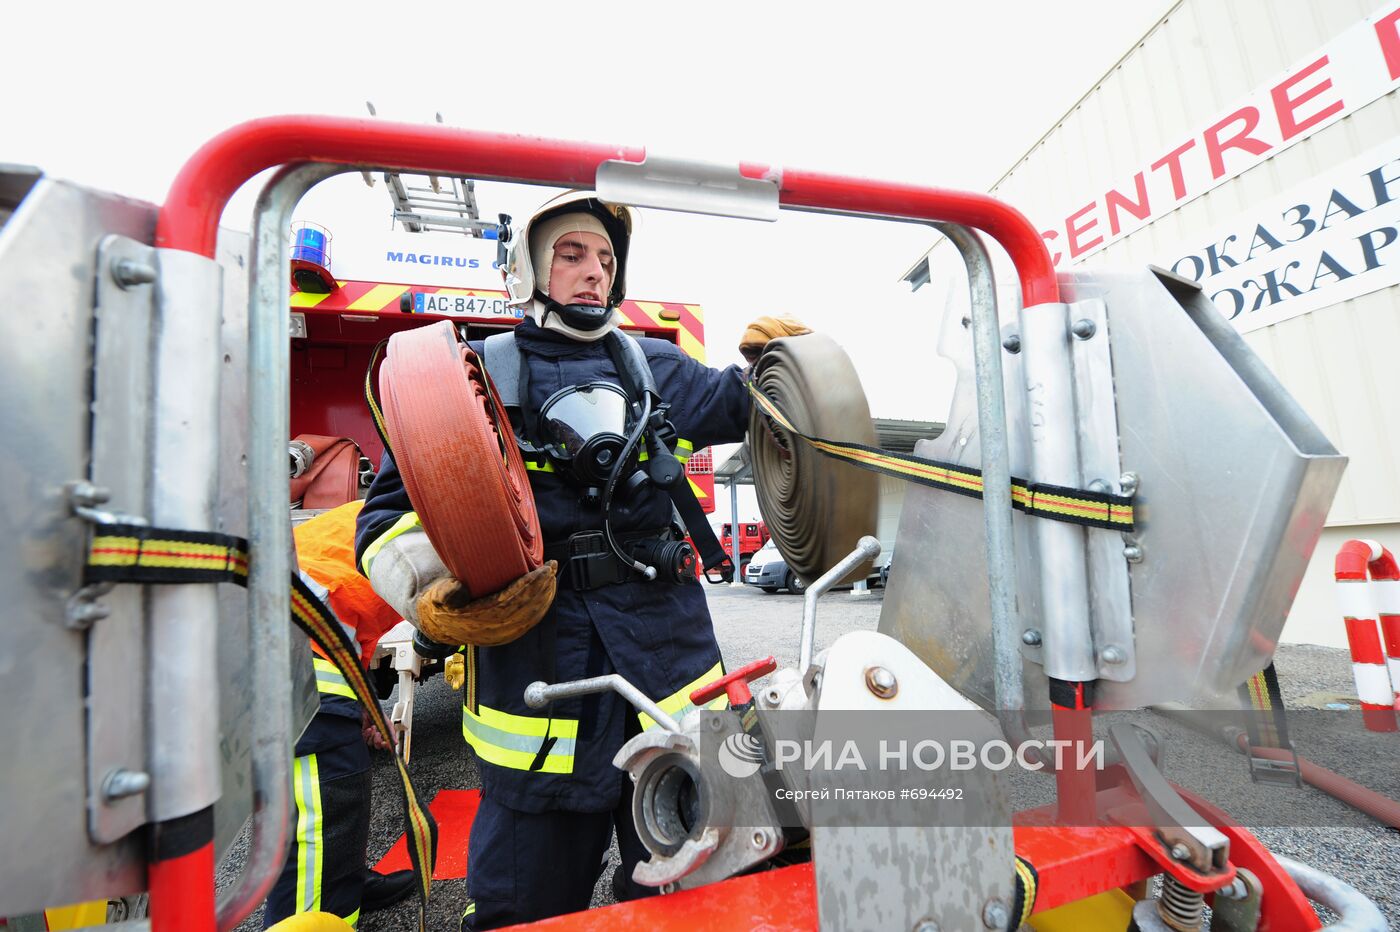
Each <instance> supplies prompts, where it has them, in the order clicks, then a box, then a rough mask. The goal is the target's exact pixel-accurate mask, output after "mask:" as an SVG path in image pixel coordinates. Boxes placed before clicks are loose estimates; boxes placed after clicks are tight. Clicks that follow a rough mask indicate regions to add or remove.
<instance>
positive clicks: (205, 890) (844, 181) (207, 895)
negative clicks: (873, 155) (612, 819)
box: [151, 116, 1059, 932]
mask: <svg viewBox="0 0 1400 932" xmlns="http://www.w3.org/2000/svg"><path fill="white" fill-rule="evenodd" d="M645 158H646V150H645V149H642V148H639V147H623V146H608V145H601V144H593V143H576V142H563V141H559V140H550V139H540V138H532V137H525V136H510V135H505V134H500V133H483V132H474V131H470V130H461V129H450V128H448V127H445V126H440V125H415V124H407V123H391V122H387V121H382V120H370V119H352V118H344V117H319V116H280V117H269V118H266V119H259V120H252V121H250V122H247V123H243V124H240V125H238V126H234V127H232V128H231V129H228V130H226V131H224V132H223V133H221V134H219V135H218V136H216V137H214V138H213V139H211V140H210V141H209V142H208V143H206V144H205V145H204V146H203V147H201V148H200V150H199V151H198V152H196V153H195V154H194V155H193V156H192V157H191V158H190V160H189V161H188V162H186V163H185V165H184V167H183V168H182V169H181V170H180V173H179V174H178V175H176V177H175V180H174V182H173V183H172V184H171V187H170V191H169V193H168V194H167V196H166V201H165V204H164V206H163V207H162V208H161V210H160V216H159V218H158V220H157V224H156V246H158V247H162V248H168V249H180V250H184V251H187V252H193V253H197V254H199V255H203V256H207V257H210V258H213V256H214V247H215V240H216V237H217V233H218V224H219V218H220V215H221V214H222V213H223V209H224V206H225V204H227V203H228V200H229V198H230V197H232V196H233V194H234V192H235V191H237V190H238V188H239V187H240V186H241V185H242V184H244V183H245V182H246V181H248V180H249V179H250V178H252V177H253V176H254V175H256V174H258V173H259V172H261V171H263V170H265V169H269V168H275V167H279V166H282V165H289V164H295V163H303V162H326V163H331V164H339V165H345V166H347V167H354V166H366V167H372V168H387V169H398V170H402V171H410V172H421V173H425V174H443V175H465V176H469V177H472V178H480V179H488V180H499V181H516V182H524V183H533V184H544V185H555V186H562V187H586V188H591V187H593V186H594V184H595V183H596V178H597V171H598V166H599V165H601V164H602V163H603V162H606V161H610V160H621V161H626V162H641V161H643V160H644V159H645ZM740 172H741V173H742V174H743V175H744V176H745V177H749V178H765V179H766V178H772V179H775V180H777V181H778V182H779V193H778V201H779V204H780V205H781V206H786V207H790V208H797V209H806V210H814V211H832V212H835V211H844V212H849V213H853V214H861V215H869V216H877V217H886V218H889V219H892V220H913V221H943V222H949V223H957V224H962V225H964V226H968V227H973V228H976V229H979V230H982V231H984V232H986V233H987V234H988V235H990V236H991V237H992V238H993V239H995V240H996V241H997V242H998V243H1000V244H1001V245H1002V246H1003V247H1004V248H1005V249H1006V251H1007V252H1008V253H1009V254H1010V256H1011V260H1012V262H1013V263H1014V264H1015V266H1016V270H1017V273H1018V275H1019V276H1020V281H1021V289H1022V294H1023V302H1024V304H1025V306H1027V307H1031V306H1033V305H1036V304H1046V303H1053V302H1057V301H1059V285H1058V283H1057V282H1056V280H1055V269H1054V266H1053V264H1052V263H1051V261H1050V254H1049V251H1048V250H1047V249H1046V247H1045V243H1044V242H1043V241H1042V240H1041V238H1040V234H1039V233H1038V232H1037V231H1036V229H1035V227H1033V226H1032V225H1031V223H1030V221H1028V220H1027V219H1026V218H1025V217H1024V216H1023V215H1022V214H1021V213H1020V212H1018V211H1017V210H1015V209H1014V208H1012V207H1010V206H1008V205H1006V204H1003V203H1001V202H1000V201H998V200H996V199H995V198H992V197H988V196H987V195H985V194H976V193H972V192H963V191H952V190H947V189H942V188H927V187H918V186H913V185H903V184H895V183H892V182H881V181H870V180H864V179H856V178H848V177H841V176H837V175H824V174H818V173H814V172H802V171H781V170H777V169H773V168H770V167H769V166H765V165H758V164H751V163H748V164H743V165H741V166H740ZM212 880H213V858H212V849H211V848H209V847H207V846H205V847H203V848H201V849H200V850H198V851H196V852H192V853H190V854H189V855H187V856H184V857H180V858H177V859H174V860H171V861H164V862H159V861H158V862H157V863H153V864H152V866H151V891H152V900H153V914H154V923H155V924H154V925H153V928H155V929H156V930H157V932H160V930H164V929H169V930H174V929H176V928H179V929H184V930H195V929H201V930H202V929H212V928H213V916H214V902H213V883H212ZM702 896H703V894H702Z"/></svg>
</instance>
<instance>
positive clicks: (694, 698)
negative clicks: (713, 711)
mask: <svg viewBox="0 0 1400 932" xmlns="http://www.w3.org/2000/svg"><path fill="white" fill-rule="evenodd" d="M776 669H778V661H777V660H775V659H774V658H772V657H767V658H764V659H763V660H755V661H754V662H753V663H746V664H744V665H743V666H742V667H740V668H739V669H737V670H733V671H731V672H729V673H726V674H724V676H721V677H720V678H719V679H717V680H715V681H713V682H710V683H706V684H705V685H704V686H701V687H700V688H699V689H693V690H691V691H690V702H691V704H692V705H694V706H696V707H697V708H698V707H700V706H703V705H706V704H708V703H709V702H711V701H713V700H715V699H718V698H719V697H720V696H725V695H727V696H728V697H729V704H730V705H731V706H741V705H747V704H748V703H750V702H752V701H753V695H752V694H751V693H750V692H749V684H750V683H752V682H753V681H754V680H756V679H758V678H759V677H760V676H767V675H768V674H770V673H772V672H773V671H774V670H776Z"/></svg>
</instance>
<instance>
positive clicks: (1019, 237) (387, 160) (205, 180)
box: [156, 116, 1059, 307]
mask: <svg viewBox="0 0 1400 932" xmlns="http://www.w3.org/2000/svg"><path fill="white" fill-rule="evenodd" d="M645 154H646V153H645V150H644V149H640V148H636V147H623V146H606V145H597V144H589V143H576V142H564V141H560V140H550V139H538V138H530V137H524V136H510V135H505V134H502V133H482V132H475V131H471V130H462V129H450V128H448V127H445V126H439V125H416V124H411V123H390V122H387V121H383V120H366V119H350V118H344V117H318V116H281V117H268V118H266V119H261V120H252V121H250V122H248V123H243V124H240V125H238V126H235V127H233V128H231V129H228V130H226V131H224V132H223V133H221V134H219V135H218V136H216V137H214V138H213V139H211V140H210V141H209V142H208V143H206V144H205V145H204V146H203V147H202V148H200V150H199V151H198V152H196V153H195V154H194V155H193V156H192V157H191V158H190V160H189V161H188V162H186V163H185V166H184V168H182V169H181V170H180V173H179V174H178V175H177V176H176V178H175V181H174V183H173V184H172V185H171V188H170V192H169V194H168V195H167V196H166V201H165V205H164V206H163V207H162V208H161V212H160V218H159V221H158V222H157V225H156V245H157V246H164V247H169V248H172V249H184V250H188V251H190V252H196V253H199V254H201V255H205V256H211V257H212V256H213V255H214V242H215V236H216V232H217V226H218V221H219V215H220V214H221V213H222V211H223V207H224V204H226V203H227V202H228V199H229V198H230V197H231V196H232V195H233V193H234V191H236V190H237V189H238V187H239V185H241V184H243V182H245V181H247V180H248V179H249V178H252V177H253V176H254V175H256V174H257V173H258V172H260V171H262V170H264V169H267V168H273V167H276V166H279V165H287V164H291V163H297V162H330V163H334V164H342V165H373V166H376V167H380V168H389V169H400V170H404V171H413V172H424V173H429V174H445V175H467V176H470V177H473V178H482V179H492V180H500V181H521V182H527V183H535V184H550V185H563V186H566V187H574V186H584V187H591V186H593V184H594V183H595V180H596V177H597V169H598V165H599V164H600V163H602V162H605V161H609V160H613V159H618V160H622V161H627V162H639V161H641V160H642V159H643V158H644V157H645ZM741 171H742V172H743V173H744V174H745V175H747V176H749V177H756V178H767V177H772V178H775V179H777V180H778V181H779V183H780V187H779V201H780V203H781V204H783V205H784V206H788V207H797V208H807V209H827V210H840V211H849V212H852V213H857V214H867V215H872V216H883V217H890V218H894V219H901V218H902V219H911V220H944V221H950V222H953V223H961V224H965V225H967V226H971V227H975V228H977V229H980V230H984V231H986V232H987V233H988V234H990V235H991V236H992V237H993V238H994V239H995V240H997V242H999V243H1001V245H1002V246H1003V247H1005V248H1006V250H1007V252H1008V253H1010V255H1011V259H1012V261H1013V262H1014V263H1015V265H1016V269H1017V272H1018V274H1019V275H1020V277H1021V286H1022V293H1023V298H1024V303H1025V304H1026V306H1028V307H1029V306H1031V305H1035V304H1043V303H1046V302H1051V301H1058V300H1059V286H1058V284H1057V283H1056V281H1055V271H1054V266H1053V265H1052V264H1051V262H1050V253H1049V250H1048V249H1046V247H1045V243H1044V242H1043V241H1042V240H1041V238H1040V234H1039V233H1038V232H1037V231H1036V229H1035V227H1034V226H1032V225H1031V223H1030V221H1028V220H1027V219H1026V218H1025V217H1024V216H1023V215H1022V214H1021V213H1020V212H1019V211H1017V210H1015V209H1014V208H1012V207H1010V206H1008V205H1006V204H1003V203H1001V202H1000V201H998V200H996V199H995V198H991V197H988V196H987V195H985V194H976V193H972V192H965V191H952V190H948V189H944V188H926V187H918V186H915V185H905V184H896V183H893V182H883V181H870V180H866V179H858V178H846V177H841V176H838V175H825V174H820V173H816V172H802V171H775V170H771V169H769V168H768V167H767V166H763V165H753V164H747V165H743V166H741Z"/></svg>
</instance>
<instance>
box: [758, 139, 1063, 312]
mask: <svg viewBox="0 0 1400 932" xmlns="http://www.w3.org/2000/svg"><path fill="white" fill-rule="evenodd" d="M759 170H760V168H759V167H758V166H753V167H749V170H748V171H746V172H745V174H751V173H753V174H752V176H753V177H762V174H757V172H759ZM781 201H782V203H783V204H784V205H785V206H789V207H812V208H827V209H837V210H849V211H854V212H856V213H861V214H873V215H876V216H884V217H896V218H899V217H912V218H920V219H925V220H945V221H948V222H951V223H960V224H962V225H964V226H969V227H974V228H976V229H978V230H982V231H984V232H986V233H987V234H988V235H989V236H991V237H992V239H994V240H996V241H997V242H998V243H1000V244H1001V245H1002V247H1003V248H1005V249H1006V251H1007V252H1008V253H1010V255H1011V261H1012V262H1013V263H1014V264H1015V265H1016V272H1017V274H1018V275H1019V276H1020V278H1021V295H1022V300H1023V303H1024V304H1025V306H1026V307H1031V306H1033V305H1036V304H1047V303H1052V302H1056V301H1059V300H1060V286H1059V284H1058V283H1057V282H1056V281H1055V266H1054V264H1053V263H1052V262H1051V261H1050V251H1049V250H1048V249H1047V248H1046V247H1045V241H1044V240H1042V239H1041V237H1040V233H1038V232H1037V231H1036V229H1035V227H1034V226H1032V225H1031V222H1030V221H1029V220H1027V219H1026V217H1025V215H1024V214H1022V213H1021V212H1020V211H1019V210H1017V209H1016V208H1014V207H1012V206H1011V205H1010V204H1004V203H1002V202H1001V201H998V200H997V199H995V198H992V197H988V196H987V195H985V194H976V193H973V192H969V191H953V190H949V189H947V188H922V187H917V186H915V185H907V184H896V183H893V182H888V181H870V180H867V179H862V178H843V177H840V176H838V175H823V174H818V173H816V172H804V171H792V170H786V169H785V170H784V171H783V172H782V194H781Z"/></svg>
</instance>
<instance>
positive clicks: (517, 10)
mask: <svg viewBox="0 0 1400 932" xmlns="http://www.w3.org/2000/svg"><path fill="white" fill-rule="evenodd" d="M1169 6H1170V2H1169V0H1092V2H1091V0H1080V2H1062V3H1053V2H981V3H967V2H931V0H925V2H923V3H921V4H911V3H900V4H894V3H888V4H885V3H875V2H863V3H860V4H842V5H834V4H831V5H828V4H796V3H794V4H763V3H755V2H749V3H724V2H708V3H705V4H676V3H669V4H668V3H612V4H602V3H597V4H587V3H578V2H575V3H569V4H555V3H543V2H516V3H495V4H489V5H488V4H476V3H456V4H450V3H437V4H433V3H414V2H400V3H387V4H385V3H379V4H364V3H345V2H340V3H320V4H315V3H302V4H290V3H265V2H261V0H252V2H239V3H235V4H218V5H212V4H201V3H197V2H195V3H192V2H183V3H178V4H177V3H149V2H140V0H135V2H130V3H123V4H106V5H103V6H97V5H96V4H91V3H73V2H46V3H43V4H40V3H36V2H26V0H17V2H16V3H11V4H9V5H8V8H7V10H6V13H5V15H4V20H5V32H6V33H7V35H6V38H5V42H4V45H5V51H4V52H3V54H0V89H3V90H0V161H3V162H22V163H29V164H34V165H37V166H39V167H41V168H43V169H44V170H45V171H46V172H48V173H49V174H52V175H55V176H60V177H65V178H70V179H73V180H75V181H78V182H81V183H83V184H85V185H89V186H92V187H96V188H102V189H107V190H111V191H116V192H120V193H122V194H126V195H130V196H132V197H136V198H140V199H143V200H148V201H152V202H155V203H159V202H161V201H162V200H163V199H164V195H165V192H166V190H167V189H168V187H169V184H170V181H171V179H172V178H173V177H174V174H175V173H176V172H177V171H178V169H179V167H180V166H181V164H182V163H183V162H184V161H185V160H186V159H187V158H188V157H189V155H190V154H191V153H193V152H194V151H195V150H196V149H197V148H198V147H199V146H200V145H201V144H202V143H203V142H204V141H206V140H208V139H209V138H210V137H212V136H214V135H216V134H217V133H219V132H220V131H222V130H224V129H226V128H228V127H230V126H232V125H234V124H236V123H239V122H242V121H244V120H248V119H252V118H255V117H259V116H268V115H273V114H281V113H318V114H330V115H340V116H364V115H366V110H365V101H367V100H371V101H373V102H374V103H375V105H376V108H377V109H378V112H379V115H380V116H381V117H384V118H389V119H394V120H402V121H409V122H432V121H433V119H434V114H435V113H439V112H440V113H441V114H442V115H443V118H444V120H445V121H446V122H447V123H449V124H451V125H456V126H461V127H467V128H472V129H481V130H490V131H499V132H508V133H520V134H527V135H539V136H546V137H554V138H559V139H569V140H586V141H594V142H605V143H614V144H621V145H640V146H645V147H647V149H648V150H649V151H651V152H659V153H662V154H667V155H679V156H687V157H691V158H697V159H707V160H713V161H727V162H737V161H740V160H743V161H758V162H766V163H768V164H774V165H782V166H789V167H795V168H804V169H811V170H819V171H824V172H832V173H839V174H850V175H856V176H864V177H873V178H883V179H891V180H898V181H903V182H909V183H917V184H928V185H937V186H942V187H954V188H967V189H973V190H986V189H987V188H988V187H989V186H990V185H991V184H993V183H994V182H995V181H996V180H997V179H998V178H999V177H1000V175H1001V174H1002V172H1004V171H1005V170H1006V169H1007V168H1008V167H1010V166H1011V165H1012V164H1013V163H1014V162H1015V161H1016V160H1017V159H1018V158H1019V157H1020V156H1021V155H1022V154H1023V153H1024V152H1025V151H1026V150H1027V149H1028V148H1029V147H1030V146H1031V145H1032V144H1034V143H1035V141H1036V140H1037V139H1039V138H1040V136H1041V135H1042V134H1043V133H1044V132H1045V131H1046V130H1047V129H1049V128H1050V127H1051V125H1053V124H1054V122H1055V121H1056V120H1057V119H1058V118H1059V117H1060V116H1061V115H1062V114H1063V113H1064V112H1065V111H1066V110H1067V109H1068V108H1069V107H1071V106H1072V105H1073V104H1074V103H1075V102H1076V101H1077V100H1078V99H1079V98H1080V97H1081V96H1082V95H1083V94H1084V93H1085V92H1086V91H1087V90H1088V89H1089V88H1090V87H1091V86H1092V85H1093V83H1094V82H1095V81H1097V80H1098V79H1099V78H1100V77H1101V76H1102V75H1103V74H1104V73H1105V72H1106V71H1107V70H1108V69H1109V68H1111V67H1112V66H1113V65H1114V63H1115V62H1117V61H1118V60H1119V59H1120V58H1121V57H1122V56H1123V55H1124V54H1125V53H1126V52H1127V51H1128V49H1129V48H1130V47H1131V46H1132V45H1133V44H1134V43H1135V42H1136V41H1137V40H1138V39H1139V38H1141V37H1142V36H1143V35H1144V34H1145V32H1146V31H1147V30H1148V29H1149V28H1150V27H1151V26H1152V24H1153V23H1155V22H1156V21H1157V20H1158V19H1160V17H1161V16H1162V14H1163V13H1164V12H1165V11H1166V10H1167V9H1168V8H1169ZM546 193H547V192H544V191H541V190H540V189H516V190H508V189H501V188H499V187H497V188H495V189H493V190H491V191H490V192H487V191H483V196H482V199H481V200H482V203H481V207H482V212H483V214H484V215H485V216H494V215H495V214H496V213H497V212H500V211H505V212H508V213H515V214H517V215H519V214H521V213H525V212H528V211H529V210H530V209H531V207H532V206H533V205H535V204H537V203H538V202H539V201H541V200H543V197H544V195H545V194H546ZM255 194H256V190H255V187H254V186H252V185H250V186H246V187H245V189H244V190H243V191H241V192H240V193H239V195H238V196H237V197H236V198H235V199H234V201H233V202H232V203H231V205H230V208H229V210H228V211H227V212H226V213H225V216H224V224H225V225H226V226H231V227H234V228H238V229H245V230H246V229H248V228H249V227H250V225H251V219H250V210H251V206H252V202H253V199H254V197H255ZM389 208H390V205H389V199H388V195H387V194H386V193H385V192H384V188H383V186H382V185H377V186H376V187H375V188H373V189H368V188H366V187H365V186H364V184H363V182H361V181H360V180H359V177H358V176H357V175H356V176H347V177H344V178H340V179H336V180H333V181H331V182H327V183H326V184H325V185H323V186H322V188H321V189H318V190H316V191H313V192H312V194H311V195H310V196H309V197H308V199H307V200H306V201H304V202H303V206H302V209H301V210H300V211H299V216H302V217H306V218H308V219H314V220H317V221H318V222H320V223H322V224H324V225H326V226H328V227H330V228H331V230H332V232H333V233H334V235H335V236H336V238H337V241H338V242H343V243H344V244H345V245H346V246H347V252H351V251H353V250H351V249H350V248H349V247H350V245H351V243H352V242H353V241H355V240H356V239H357V238H358V237H361V236H369V237H373V236H381V235H384V234H386V233H387V231H388V230H389V227H390V222H389V216H388V212H389ZM452 239H453V240H454V243H455V244H456V245H460V241H461V238H460V237H453V238H452ZM932 242H933V237H932V236H931V234H930V233H929V231H927V230H926V229H924V228H920V227H914V226H907V225H896V224H889V223H873V222H868V221H854V220H837V219H832V218H827V217H815V216H804V215H791V214H785V215H784V217H783V219H782V220H780V221H779V222H778V223H776V224H761V223H756V222H753V221H739V220H720V219H714V218H696V217H693V216H689V215H678V214H665V213H661V212H655V211H649V212H647V215H646V216H645V217H644V218H643V223H642V227H641V230H640V231H639V233H638V234H637V236H636V237H635V242H634V252H633V257H632V266H631V268H630V269H629V274H628V279H629V296H630V297H636V298H644V299H645V298H652V299H656V300H672V301H685V302H690V303H699V304H701V305H703V306H704V308H705V314H706V327H707V333H706V336H707V344H708V346H709V352H710V361H711V363H712V364H716V365H719V364H726V363H729V362H736V361H738V359H739V357H738V354H737V352H736V351H735V350H734V348H733V347H734V345H735V344H736V343H737V340H738V337H739V334H740V333H741V332H742V330H743V326H744V324H745V323H746V322H747V321H748V320H749V319H751V318H752V317H753V316H755V315H757V314H763V313H774V312H779V313H791V314H796V315H797V316H799V317H801V318H803V319H804V320H806V321H808V322H809V323H810V324H811V325H812V326H813V327H816V328H820V329H823V330H826V331H828V332H831V333H832V334H833V335H835V336H836V337H837V338H838V339H839V340H840V341H841V342H842V343H843V345H845V346H846V348H847V350H848V352H850V354H851V356H852V359H853V360H854V361H855V364H856V367H857V369H858V371H859V372H860V373H861V377H862V380H863V381H864V383H865V385H866V390H867V394H868V395H869V396H870V399H871V407H872V413H873V414H874V415H876V416H882V417H901V418H916V419H927V420H937V419H940V418H941V417H942V415H943V413H944V411H946V408H947V403H948V397H949V392H950V389H951V376H950V373H949V370H948V369H947V368H946V367H943V366H941V365H940V364H938V362H937V361H936V360H934V359H932V358H931V356H932V352H933V350H932V344H933V340H934V337H935V335H936V333H937V326H938V318H939V316H940V314H941V309H942V305H943V301H944V298H945V295H946V293H947V289H948V287H949V286H948V285H947V284H940V285H938V286H936V287H933V288H925V289H923V290H922V291H920V292H919V293H918V294H916V295H912V296H911V295H909V294H908V288H907V286H905V285H902V284H900V283H899V281H898V280H899V277H900V275H901V274H902V273H903V272H904V271H905V270H906V269H907V268H908V267H909V266H910V264H912V262H913V261H914V260H915V259H917V258H918V256H919V255H920V254H922V252H923V251H924V250H926V249H927V248H928V247H929V246H930V245H931V244H932ZM478 248H479V246H478ZM483 254H487V255H489V251H484V250H483ZM350 271H352V270H343V269H340V268H336V269H335V272H336V274H337V275H341V276H346V275H347V272H350ZM405 280H407V279H405Z"/></svg>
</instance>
